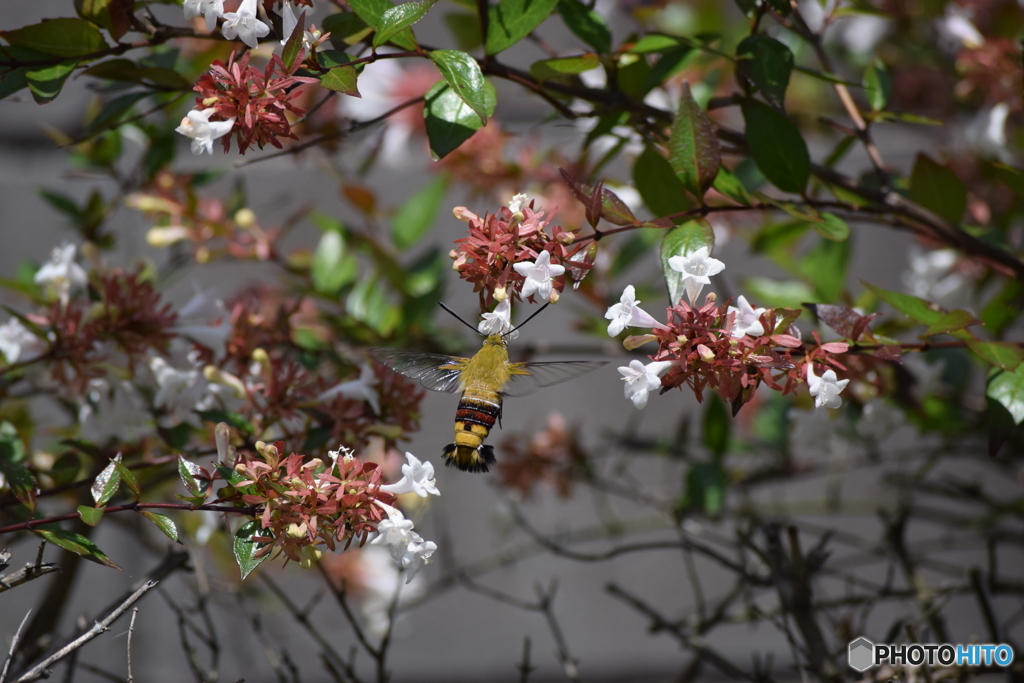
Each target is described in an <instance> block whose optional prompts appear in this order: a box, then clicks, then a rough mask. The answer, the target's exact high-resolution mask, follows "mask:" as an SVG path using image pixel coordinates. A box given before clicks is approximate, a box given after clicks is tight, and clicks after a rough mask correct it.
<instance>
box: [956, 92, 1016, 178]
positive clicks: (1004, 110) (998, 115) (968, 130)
mask: <svg viewBox="0 0 1024 683" xmlns="http://www.w3.org/2000/svg"><path fill="white" fill-rule="evenodd" d="M1009 115H1010V105H1008V104H1006V103H1005V102H1000V103H999V104H997V105H995V106H994V107H989V108H987V109H983V110H982V111H980V112H978V114H976V115H975V116H974V118H972V119H971V120H970V121H969V122H968V124H967V126H966V127H965V128H964V141H965V142H966V143H967V145H968V146H969V147H970V148H971V149H972V150H974V152H975V153H977V155H978V156H980V157H982V158H984V159H998V160H999V161H1002V162H1003V163H1010V162H1012V161H1013V154H1012V153H1011V152H1010V150H1008V149H1007V148H1006V118H1007V117H1008V116H1009Z"/></svg>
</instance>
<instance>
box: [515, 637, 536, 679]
mask: <svg viewBox="0 0 1024 683" xmlns="http://www.w3.org/2000/svg"><path fill="white" fill-rule="evenodd" d="M518 668H519V683H526V681H527V679H528V678H529V677H530V673H531V672H533V670H534V669H536V668H537V667H535V666H531V665H530V636H526V637H524V638H523V661H522V662H521V663H520V664H519V667H518Z"/></svg>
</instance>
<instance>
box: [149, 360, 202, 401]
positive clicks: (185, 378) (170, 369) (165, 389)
mask: <svg viewBox="0 0 1024 683" xmlns="http://www.w3.org/2000/svg"><path fill="white" fill-rule="evenodd" d="M149 369H150V371H151V372H152V373H153V377H154V378H155V379H156V384H157V390H156V395H155V396H153V405H155V406H157V407H158V408H166V409H168V410H171V411H172V412H173V411H175V410H179V409H180V410H183V411H184V410H191V409H192V408H193V407H194V406H195V404H196V403H198V401H199V393H200V389H201V388H200V387H199V371H198V370H178V369H177V368H175V367H174V366H172V365H171V364H170V363H168V362H167V361H166V360H164V359H163V358H161V357H160V356H150V358H149Z"/></svg>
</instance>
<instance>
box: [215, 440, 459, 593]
mask: <svg viewBox="0 0 1024 683" xmlns="http://www.w3.org/2000/svg"><path fill="white" fill-rule="evenodd" d="M283 449H284V444H283V443H282V442H277V443H274V444H267V443H264V442H262V441H260V442H257V443H256V452H255V453H249V452H239V453H238V454H237V455H236V458H235V464H234V467H233V469H232V470H230V471H228V472H225V474H226V475H227V476H228V477H229V483H230V484H231V485H230V486H229V487H228V489H226V490H222V492H221V493H222V499H228V500H233V501H235V502H236V503H242V504H245V505H247V506H252V507H258V508H259V512H258V520H259V523H260V528H261V530H260V531H259V532H257V533H256V534H255V535H253V536H252V537H251V540H252V541H254V542H256V543H259V544H261V546H260V548H259V549H258V550H257V551H256V553H255V554H254V558H256V559H258V558H260V557H266V556H270V555H271V554H273V555H274V556H279V555H284V556H285V558H287V560H292V561H296V562H300V563H304V564H308V562H309V561H310V560H313V559H318V558H319V556H320V552H321V548H322V547H323V548H327V549H329V550H332V551H333V550H335V549H336V548H337V547H338V546H341V547H342V549H347V548H348V547H349V546H350V545H351V544H352V542H353V541H358V543H359V545H363V544H364V543H366V541H367V540H368V539H369V538H370V536H371V534H376V536H375V537H374V539H373V541H371V543H372V544H374V545H384V546H386V547H388V548H389V549H390V550H391V554H392V557H394V558H395V560H396V561H399V562H400V563H401V565H402V567H403V568H405V569H406V570H408V571H409V580H411V579H412V577H413V576H414V575H415V574H416V572H417V571H419V570H420V569H421V568H422V567H423V566H424V565H425V564H427V563H428V562H429V561H430V556H431V554H432V553H433V552H434V550H436V549H437V546H436V545H435V544H434V543H433V542H431V541H424V540H423V538H421V537H420V536H419V534H417V533H415V532H413V530H412V528H413V523H412V522H411V521H409V520H407V519H405V517H404V516H403V515H402V512H401V511H400V510H398V509H397V508H395V507H394V503H395V500H396V498H395V497H396V495H399V494H400V493H402V492H405V491H410V492H411V491H415V492H417V493H419V494H420V495H423V496H426V495H427V494H428V493H431V494H434V495H439V492H438V490H437V487H436V485H435V483H434V479H433V472H434V470H433V466H432V465H431V464H430V463H420V461H419V460H417V459H416V457H415V456H413V455H412V454H411V453H407V454H406V457H407V458H408V461H409V463H408V465H406V466H405V467H403V472H404V474H405V476H404V477H403V478H402V480H401V481H399V482H397V483H395V484H390V485H386V484H384V483H383V479H382V475H381V471H380V468H379V467H378V466H377V464H376V463H371V462H361V461H360V460H359V459H358V458H356V457H354V456H353V455H352V452H351V451H349V450H348V449H345V448H342V449H340V450H338V451H331V452H330V462H329V463H325V462H323V461H322V460H321V459H319V458H313V459H307V458H306V457H305V456H303V455H300V454H298V453H291V454H290V455H287V456H284V455H283V452H284V451H283ZM225 493H226V494H227V495H224V494H225Z"/></svg>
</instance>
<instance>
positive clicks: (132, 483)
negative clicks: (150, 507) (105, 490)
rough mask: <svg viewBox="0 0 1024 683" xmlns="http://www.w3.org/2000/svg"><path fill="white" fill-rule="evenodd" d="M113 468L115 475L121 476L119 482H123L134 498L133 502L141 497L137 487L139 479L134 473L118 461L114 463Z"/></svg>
mask: <svg viewBox="0 0 1024 683" xmlns="http://www.w3.org/2000/svg"><path fill="white" fill-rule="evenodd" d="M114 467H115V468H116V469H117V473H118V474H119V475H121V481H123V482H124V484H125V486H127V487H128V490H129V491H131V492H132V495H133V496H135V500H138V499H139V497H140V496H142V488H141V487H140V486H139V478H138V477H136V476H135V473H134V472H132V471H131V470H130V469H128V468H127V467H126V466H125V465H124V463H122V462H121V461H120V460H115V461H114Z"/></svg>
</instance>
